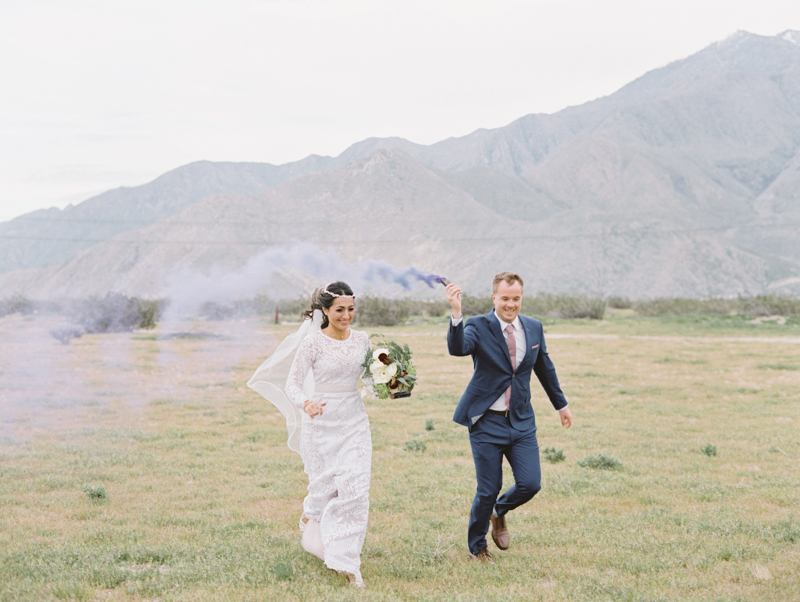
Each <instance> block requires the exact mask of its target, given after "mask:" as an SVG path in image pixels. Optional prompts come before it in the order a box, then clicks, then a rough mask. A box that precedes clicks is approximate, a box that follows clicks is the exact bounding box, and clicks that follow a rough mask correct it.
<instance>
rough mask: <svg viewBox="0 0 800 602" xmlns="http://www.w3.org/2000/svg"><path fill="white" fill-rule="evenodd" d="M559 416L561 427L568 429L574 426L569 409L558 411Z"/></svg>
mask: <svg viewBox="0 0 800 602" xmlns="http://www.w3.org/2000/svg"><path fill="white" fill-rule="evenodd" d="M558 416H559V418H561V425H562V426H563V427H564V428H565V429H568V428H569V427H571V426H572V412H570V411H569V408H564V409H563V410H559V411H558Z"/></svg>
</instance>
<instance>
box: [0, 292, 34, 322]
mask: <svg viewBox="0 0 800 602" xmlns="http://www.w3.org/2000/svg"><path fill="white" fill-rule="evenodd" d="M34 311H36V303H34V302H33V301H31V300H30V299H28V298H26V297H23V296H22V295H13V296H11V297H9V298H7V299H0V317H3V316H8V315H10V314H16V313H20V314H30V313H33V312H34Z"/></svg>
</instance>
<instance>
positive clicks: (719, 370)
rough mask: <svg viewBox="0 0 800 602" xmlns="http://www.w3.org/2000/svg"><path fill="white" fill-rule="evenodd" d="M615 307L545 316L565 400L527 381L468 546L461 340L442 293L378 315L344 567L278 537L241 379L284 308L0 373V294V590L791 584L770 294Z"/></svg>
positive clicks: (13, 342)
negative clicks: (366, 432) (519, 455)
mask: <svg viewBox="0 0 800 602" xmlns="http://www.w3.org/2000/svg"><path fill="white" fill-rule="evenodd" d="M625 312H626V310H608V311H607V315H606V319H605V320H602V321H596V320H592V321H590V320H585V321H581V320H560V321H555V320H552V321H549V322H548V323H547V330H546V332H547V336H548V339H547V344H548V350H549V352H550V355H551V358H552V359H553V361H554V362H555V365H556V367H557V369H558V372H559V376H560V379H561V383H562V386H563V388H564V390H565V392H566V394H567V397H568V399H569V401H570V407H571V408H572V412H573V415H574V418H575V424H574V426H573V428H571V429H569V430H564V429H563V428H562V427H561V426H560V424H559V423H558V417H557V414H556V412H555V411H554V410H553V409H552V407H551V406H550V405H549V402H548V401H547V400H546V398H545V396H544V394H543V393H542V392H541V390H540V389H537V388H536V387H534V398H533V404H534V408H535V410H536V414H537V426H538V437H539V445H540V447H541V449H542V450H543V452H542V453H543V456H542V459H543V460H545V461H544V462H543V464H542V471H543V489H542V491H541V492H540V493H539V494H538V495H537V497H536V498H535V499H534V500H533V501H531V502H530V503H529V504H526V505H525V506H523V507H521V508H520V509H518V510H517V511H515V512H513V513H510V514H509V515H508V526H509V530H510V533H511V548H510V549H509V550H508V551H506V552H502V551H499V550H495V549H494V548H493V544H492V543H491V542H490V544H489V545H490V548H491V550H492V553H493V555H494V557H495V560H496V564H495V566H493V567H486V566H476V565H474V564H472V563H471V562H470V561H469V560H468V558H467V554H466V526H467V520H468V516H469V508H470V505H471V503H472V497H473V495H474V491H475V476H474V467H473V463H472V457H471V453H470V449H469V439H468V434H467V431H466V429H464V428H463V427H461V426H458V425H456V424H454V423H453V422H452V420H451V418H452V413H453V409H454V407H455V403H456V402H457V399H458V397H459V396H460V394H461V392H462V390H463V388H464V386H465V385H466V382H467V381H468V379H469V377H470V374H471V370H472V364H471V361H470V359H469V358H451V357H449V356H448V355H447V351H446V347H445V343H444V332H445V324H446V318H443V319H440V320H438V321H437V320H434V319H427V320H425V321H422V322H419V323H416V324H410V325H406V326H397V327H382V328H380V332H382V333H383V334H385V335H386V336H387V337H390V338H392V339H396V340H400V341H403V342H408V343H409V345H410V346H411V348H412V349H413V351H414V354H415V360H416V362H417V366H418V369H419V376H420V380H419V385H418V387H417V388H416V389H415V391H414V394H413V395H412V397H411V398H409V399H406V400H398V401H393V400H368V401H367V408H368V412H369V415H370V421H371V426H372V436H373V444H374V453H373V472H372V485H371V491H370V527H369V531H368V533H367V539H366V542H365V547H364V552H363V554H362V562H363V566H362V571H363V574H364V579H365V580H366V582H367V584H368V589H367V590H366V591H352V590H350V589H348V588H346V587H345V586H344V581H343V578H342V577H341V576H339V575H337V574H335V573H333V572H331V571H328V570H327V569H325V568H324V567H323V565H322V564H321V563H320V561H319V560H317V559H316V558H314V557H312V556H309V555H308V554H306V553H305V552H304V551H303V550H302V548H301V547H300V544H299V532H298V529H297V519H298V517H299V515H300V512H301V503H302V499H303V496H304V495H305V492H306V486H307V481H306V478H305V474H304V473H303V471H302V464H301V462H300V460H299V457H298V456H297V455H296V454H294V453H293V452H291V451H289V450H288V448H286V446H285V440H286V432H285V430H284V421H283V418H282V416H281V415H280V414H279V412H278V411H277V410H275V409H274V408H272V406H270V405H269V404H268V403H267V402H265V401H264V400H263V399H262V398H261V397H259V396H258V395H257V394H255V393H254V392H252V391H250V390H249V389H247V388H246V387H245V386H244V382H245V381H246V380H247V379H248V378H249V376H250V374H251V372H252V370H254V369H255V368H256V367H257V366H258V364H259V363H260V362H261V361H262V360H263V359H264V357H266V355H268V354H269V352H270V350H271V349H272V348H274V346H275V344H277V342H279V341H280V340H281V338H282V337H283V336H285V335H286V334H287V333H289V332H291V331H292V330H293V329H294V328H295V327H292V326H272V325H270V324H269V321H268V320H251V321H249V322H247V323H246V324H244V326H242V325H241V324H239V323H237V324H239V325H238V326H237V327H236V328H233V326H231V325H230V324H226V323H225V322H220V323H210V322H208V323H201V324H198V325H195V326H197V328H196V330H197V331H203V332H208V333H211V334H215V335H219V338H214V337H206V338H204V339H194V338H160V337H158V336H156V337H150V336H142V333H138V334H136V333H118V334H108V335H86V336H84V337H82V338H80V339H77V340H74V341H72V342H71V343H70V345H68V346H63V345H61V343H58V342H57V341H55V340H53V347H52V348H49V347H47V348H42V349H40V350H39V353H40V355H39V357H40V360H41V361H42V362H46V365H47V366H48V379H49V383H48V384H47V386H44V385H42V386H37V387H34V386H33V385H34V384H36V383H33V381H31V380H12V379H14V378H15V377H16V376H17V375H19V374H23V372H19V371H20V370H21V369H22V368H20V367H19V365H20V364H18V363H15V362H14V358H15V357H16V356H20V357H21V356H22V355H23V348H22V347H19V346H20V345H24V344H25V339H24V338H20V337H10V336H6V333H7V332H11V330H13V328H12V327H14V328H16V325H17V322H13V321H9V320H12V319H13V316H12V317H7V318H4V319H3V320H0V353H1V354H3V355H2V356H0V360H2V361H0V365H2V366H3V374H2V375H0V396H2V397H0V398H2V399H3V400H4V403H5V404H6V406H5V407H14V408H15V409H14V411H13V412H12V413H11V414H4V415H3V421H2V422H0V600H14V601H18V600H19V601H34V600H35V601H39V600H87V601H88V600H123V601H125V600H131V601H143V600H162V601H184V600H185V601H189V600H290V601H294V600H297V601H300V600H303V601H306V600H334V601H335V600H376V601H384V600H385V601H389V600H391V601H394V600H412V601H418V602H423V601H434V600H436V601H439V600H444V601H451V602H478V601H481V602H483V601H486V600H492V601H509V602H510V601H512V600H513V601H515V602H516V601H518V600H542V601H556V600H559V601H560V600H568V601H584V600H587V601H593V600H596V601H609V600H611V601H616V600H631V601H656V600H681V601H693V600H697V601H731V602H732V601H734V600H759V601H761V600H765V601H776V602H777V601H781V602H783V601H785V600H792V599H794V597H796V592H797V591H800V577H799V576H798V573H797V570H796V567H797V566H798V565H800V462H799V461H798V460H799V459H800V435H798V430H797V425H798V424H800V396H799V395H798V393H797V392H798V390H800V371H798V370H792V369H786V368H776V367H775V366H798V365H800V344H797V343H796V342H794V341H795V339H796V337H797V332H798V330H797V329H796V328H795V326H794V325H793V324H792V322H791V317H790V320H787V323H786V324H784V325H781V326H779V325H776V324H775V323H774V322H763V323H762V324H758V325H754V324H749V325H747V324H744V323H742V322H735V321H725V320H716V321H713V320H712V321H708V322H701V321H694V322H691V321H689V322H684V323H680V322H678V321H677V320H675V319H672V318H637V317H635V316H631V315H630V314H629V313H625ZM713 317H714V318H716V316H713ZM721 318H727V316H721ZM32 324H34V325H35V324H36V322H35V321H34V322H33V323H32ZM26 327H27V326H26ZM184 330H185V331H187V332H188V331H192V330H193V328H192V327H191V326H187V327H186V328H184ZM154 334H156V335H158V334H159V333H158V332H155V333H154ZM557 335H558V336H557ZM758 338H763V339H764V340H763V341H758V340H751V339H758ZM744 339H746V340H744ZM112 345H116V346H118V348H119V349H120V350H122V351H120V353H118V354H117V355H116V356H113V355H112V354H109V353H108V350H109V348H110V346H112ZM124 366H140V367H139V368H136V369H131V370H124V369H121V367H124ZM26 387H28V389H26ZM429 427H433V428H429ZM709 442H713V445H712V443H709ZM708 446H712V447H714V449H718V450H719V451H718V454H717V455H716V456H708V455H706V454H704V453H703V452H702V450H703V449H704V448H705V447H708ZM547 450H551V451H550V452H548V451H547ZM548 455H549V456H551V457H552V458H554V459H555V458H556V457H558V458H559V459H560V461H557V462H554V463H550V462H548V461H546V460H547V459H548ZM562 458H563V459H562ZM588 458H594V459H595V460H597V458H610V459H612V460H616V461H618V462H619V463H621V466H618V469H617V470H592V469H591V468H587V467H582V466H581V465H580V462H585V460H586V459H588ZM512 481H513V477H512V475H511V472H510V470H509V469H508V468H507V467H506V469H505V474H504V483H505V484H506V485H508V484H509V483H511V482H512ZM85 488H86V491H85ZM100 488H102V489H100ZM93 491H94V492H95V493H98V494H99V492H100V491H102V492H103V494H104V495H103V496H102V497H100V496H99V495H98V496H97V497H94V496H92V493H91V492H93Z"/></svg>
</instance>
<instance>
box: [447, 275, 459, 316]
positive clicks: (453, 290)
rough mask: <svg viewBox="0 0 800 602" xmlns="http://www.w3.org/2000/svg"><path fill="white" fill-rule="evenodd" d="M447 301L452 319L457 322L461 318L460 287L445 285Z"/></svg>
mask: <svg viewBox="0 0 800 602" xmlns="http://www.w3.org/2000/svg"><path fill="white" fill-rule="evenodd" d="M447 301H448V303H450V307H452V308H453V319H454V320H458V319H459V318H460V317H461V287H460V286H458V285H457V284H448V285H447Z"/></svg>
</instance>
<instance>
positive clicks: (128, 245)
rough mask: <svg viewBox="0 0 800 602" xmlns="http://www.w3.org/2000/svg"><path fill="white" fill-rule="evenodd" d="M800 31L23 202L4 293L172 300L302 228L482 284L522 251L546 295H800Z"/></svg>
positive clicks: (1, 282) (738, 39) (361, 253)
mask: <svg viewBox="0 0 800 602" xmlns="http://www.w3.org/2000/svg"><path fill="white" fill-rule="evenodd" d="M798 41H800V33H798V32H786V33H784V34H781V35H779V36H775V37H762V36H756V35H752V34H748V33H744V32H740V33H738V34H736V35H734V36H732V37H730V38H728V39H727V40H724V41H722V42H719V43H716V44H713V45H711V46H710V47H708V48H706V49H704V50H703V51H701V52H699V53H697V54H695V55H693V56H691V57H688V58H686V59H683V60H680V61H676V62H675V63H672V64H670V65H667V66H665V67H662V68H660V69H656V70H654V71H651V72H649V73H647V74H645V75H644V76H642V77H641V78H639V79H637V80H635V81H634V82H631V83H630V84H628V85H627V86H625V87H623V88H622V89H620V90H619V91H618V92H616V93H615V94H612V95H610V96H608V97H605V98H601V99H598V100H595V101H592V102H589V103H586V104H584V105H581V106H578V107H570V108H567V109H564V110H563V111H560V112H558V113H556V114H554V115H528V116H526V117H522V118H520V119H518V120H516V121H514V122H513V123H511V124H509V125H508V126H506V127H503V128H498V129H494V130H477V131H475V132H474V133H472V134H470V135H468V136H464V137H461V138H451V139H448V140H443V141H441V142H438V143H436V144H433V145H430V146H423V145H417V144H414V143H412V142H409V141H406V140H403V139H400V138H387V139H378V138H372V139H368V140H364V141H362V142H359V143H356V144H354V145H353V146H351V147H350V148H349V149H347V150H346V151H345V152H344V153H342V154H341V155H339V156H338V157H335V158H331V157H318V156H311V157H308V158H306V159H304V160H302V161H298V162H295V163H290V164H286V165H282V166H273V165H268V164H254V163H210V162H199V163H194V164H191V165H187V166H184V167H182V168H178V169H176V170H173V171H171V172H169V173H167V174H164V175H163V176H161V177H160V178H158V179H156V180H154V181H153V182H151V183H149V184H146V185H143V186H139V187H134V188H122V189H118V190H114V191H109V192H107V193H104V194H103V195H99V196H98V197H95V198H93V199H90V200H88V201H86V202H84V203H81V204H79V205H77V206H75V207H69V208H67V209H65V210H64V211H59V210H56V209H51V210H46V211H40V212H35V213H33V214H29V215H26V216H21V217H20V218H17V219H16V220H12V221H10V222H6V223H3V224H0V251H1V252H0V258H2V259H0V287H2V290H3V291H4V292H7V293H10V292H18V291H19V292H25V293H26V294H29V295H32V296H46V295H51V294H67V293H72V294H79V293H88V292H92V293H97V294H102V293H103V292H105V291H108V290H119V291H124V292H128V293H131V294H148V295H156V294H164V291H165V289H164V287H165V286H166V285H165V278H167V277H166V275H167V274H170V273H174V268H175V266H177V265H184V266H194V267H193V268H192V269H194V270H200V271H204V270H205V271H206V272H208V270H216V271H217V272H218V273H222V272H224V271H231V270H236V269H238V268H240V267H241V266H243V265H245V264H246V263H247V261H248V260H250V259H252V258H253V257H254V256H257V255H258V254H259V253H264V252H266V251H267V250H269V249H275V248H277V247H280V248H284V247H286V248H289V247H291V245H295V244H297V243H298V242H300V241H305V242H309V243H313V244H316V245H320V246H321V247H324V246H325V245H329V246H331V247H332V248H334V249H336V250H337V251H338V252H339V253H340V254H341V255H342V261H354V260H359V259H366V258H372V259H384V260H386V261H389V262H392V263H394V264H398V265H406V264H414V265H418V266H419V267H421V268H423V269H430V270H432V271H437V272H444V273H447V274H448V275H451V277H454V278H458V279H460V280H461V281H462V282H463V283H464V284H465V285H467V286H468V287H473V288H474V290H479V289H482V288H483V287H484V284H483V283H485V282H486V280H487V279H488V278H489V277H490V276H491V274H492V273H494V271H496V270H497V269H499V268H500V267H511V266H510V265H509V264H513V265H514V266H518V267H517V269H520V270H521V271H523V272H526V273H529V274H535V282H536V290H546V291H552V292H560V291H565V292H567V291H568V292H597V293H605V294H625V295H628V296H631V297H637V298H638V297H652V296H657V295H684V296H707V295H735V294H754V293H761V292H768V291H772V290H778V291H800V235H798V229H799V228H798V227H799V226H800V193H799V192H798V190H800V156H798V150H799V149H800V46H798ZM509 231H510V232H512V233H513V234H512V235H508V234H507V232H509ZM501 240H504V241H506V244H505V245H503V244H502V243H501ZM31 268H38V269H31ZM297 269H298V266H294V268H293V270H294V271H295V272H296V271H297ZM2 272H5V274H2ZM296 277H297V276H296V274H295V275H294V276H291V277H288V276H287V278H288V280H291V279H292V278H296ZM167 279H168V278H167Z"/></svg>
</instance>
